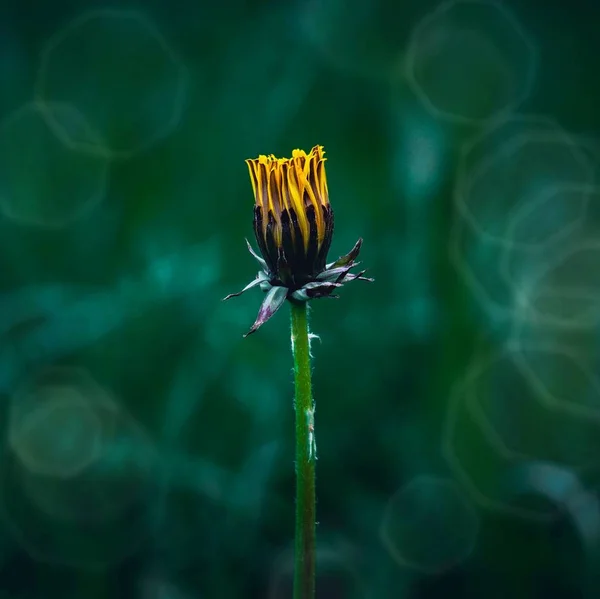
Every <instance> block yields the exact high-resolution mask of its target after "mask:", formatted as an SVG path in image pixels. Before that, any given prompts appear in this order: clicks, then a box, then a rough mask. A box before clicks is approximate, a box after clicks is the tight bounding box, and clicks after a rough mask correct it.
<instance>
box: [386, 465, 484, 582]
mask: <svg viewBox="0 0 600 599" xmlns="http://www.w3.org/2000/svg"><path fill="white" fill-rule="evenodd" d="M478 534H479V515H478V513H477V511H476V510H475V508H474V507H473V506H472V504H471V502H470V500H469V499H468V498H467V497H466V496H464V495H463V493H462V491H461V490H460V488H459V487H458V486H457V485H456V483H455V482H454V481H452V480H450V479H444V478H439V477H435V476H427V475H422V476H418V477H416V478H414V479H413V480H411V481H410V482H409V483H407V484H406V485H405V486H404V487H402V488H401V489H399V490H398V491H397V492H396V493H395V494H394V495H393V496H392V497H391V498H390V500H389V502H388V505H387V507H386V509H385V512H384V515H383V518H382V521H381V526H380V530H379V536H380V539H381V541H382V543H383V545H384V547H385V548H386V549H387V551H388V552H389V554H390V556H391V557H392V558H393V559H394V560H396V562H398V564H399V565H401V566H404V567H408V568H412V569H415V570H418V571H421V572H424V573H427V574H439V573H441V572H444V571H447V570H449V569H451V568H453V567H454V566H456V565H457V564H459V563H461V562H463V561H464V560H465V559H467V558H468V557H469V555H471V552H472V551H473V548H474V547H475V543H476V542H477V537H478Z"/></svg>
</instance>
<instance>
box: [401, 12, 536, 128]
mask: <svg viewBox="0 0 600 599" xmlns="http://www.w3.org/2000/svg"><path fill="white" fill-rule="evenodd" d="M535 69H536V52H535V47H534V46H533V44H532V42H531V41H530V39H529V36H528V34H527V33H526V32H525V31H524V30H523V28H522V26H521V25H520V23H519V22H518V21H517V20H516V18H515V17H514V16H513V15H512V14H511V13H510V12H509V11H508V10H507V9H506V8H505V7H504V6H503V5H502V4H500V3H496V2H491V1H487V0H485V1H480V0H452V1H451V2H445V3H443V4H441V5H440V6H438V7H437V8H436V9H435V10H434V11H432V12H431V13H429V14H428V15H426V16H425V17H424V18H423V19H422V20H421V21H420V22H419V23H418V25H417V26H416V27H415V29H414V31H413V34H412V36H411V40H410V43H409V47H408V51H407V55H406V75H407V77H408V81H409V83H410V85H411V87H412V89H413V90H414V92H415V93H416V94H417V96H418V97H419V98H420V99H421V101H422V102H423V104H424V106H425V107H426V108H427V109H428V110H429V111H430V112H431V113H432V114H434V115H435V116H436V117H439V118H443V119H445V120H450V121H457V122H465V123H477V122H482V121H486V120H489V119H492V118H494V117H497V116H499V115H500V114H502V113H505V112H507V111H509V110H512V109H514V108H515V107H517V106H518V105H519V104H520V103H521V102H523V101H524V100H525V99H526V98H527V96H528V95H529V93H530V91H531V87H532V84H533V79H534V76H535Z"/></svg>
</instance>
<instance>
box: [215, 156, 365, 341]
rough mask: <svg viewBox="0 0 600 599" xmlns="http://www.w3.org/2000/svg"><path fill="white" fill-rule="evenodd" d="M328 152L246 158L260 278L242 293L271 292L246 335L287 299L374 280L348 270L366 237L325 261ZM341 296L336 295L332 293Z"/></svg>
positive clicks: (329, 221)
mask: <svg viewBox="0 0 600 599" xmlns="http://www.w3.org/2000/svg"><path fill="white" fill-rule="evenodd" d="M324 155H325V152H324V151H323V147H322V146H315V147H314V148H313V149H312V150H311V151H310V152H309V153H308V154H306V153H305V152H304V151H303V150H294V151H293V152H292V157H291V158H275V156H273V155H270V156H264V155H261V156H259V157H258V158H254V159H251V160H246V163H247V165H248V170H249V172H250V179H251V181H252V188H253V190H254V198H255V206H254V235H255V236H256V241H257V243H258V247H259V250H260V254H261V255H262V257H261V256H259V255H258V254H257V253H256V252H255V251H254V250H253V249H252V246H251V245H250V243H248V242H247V243H248V249H249V250H250V253H251V254H252V255H253V256H254V258H256V260H257V261H258V262H259V264H260V266H261V270H260V271H259V273H258V275H257V277H256V279H254V281H252V282H251V283H250V284H249V285H247V286H246V287H245V288H244V289H243V290H242V291H240V292H239V293H232V294H231V295H228V296H227V297H226V298H225V299H229V298H231V297H235V296H237V295H241V294H242V293H244V291H246V290H248V289H250V288H252V287H255V286H257V285H259V286H260V288H261V289H262V290H263V291H265V292H266V293H267V296H266V297H265V299H264V301H263V303H262V305H261V308H260V311H259V313H258V318H257V319H256V322H255V323H254V325H253V326H252V328H251V329H250V330H249V331H248V333H247V334H246V335H249V334H250V333H253V332H254V331H256V330H257V329H258V328H259V327H260V326H261V325H263V324H264V323H265V322H266V321H267V320H268V319H269V318H271V316H273V314H275V312H276V311H277V310H278V309H279V308H280V307H281V306H282V304H283V303H284V301H285V300H286V299H289V300H290V301H296V302H303V301H308V300H310V299H313V298H319V297H327V296H332V294H333V292H334V291H335V290H336V289H337V288H339V287H341V286H342V285H343V283H344V282H346V281H351V280H354V279H360V280H363V281H372V279H369V278H367V277H364V276H363V275H364V271H362V272H360V273H356V274H354V273H351V272H350V270H351V269H352V268H353V267H354V266H356V265H357V264H358V263H357V262H355V260H356V258H357V257H358V254H359V252H360V247H361V244H362V239H359V240H358V241H357V242H356V244H355V245H354V247H353V248H352V250H350V252H348V254H346V255H345V256H342V257H341V258H339V259H338V260H336V261H335V262H332V263H330V264H327V263H326V261H327V253H328V251H329V247H330V245H331V239H332V236H333V210H332V208H331V205H330V204H329V193H328V190H327V179H326V176H325V160H326V159H325V156H324ZM333 297H337V296H333Z"/></svg>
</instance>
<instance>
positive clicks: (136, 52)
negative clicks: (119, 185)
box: [36, 9, 188, 158]
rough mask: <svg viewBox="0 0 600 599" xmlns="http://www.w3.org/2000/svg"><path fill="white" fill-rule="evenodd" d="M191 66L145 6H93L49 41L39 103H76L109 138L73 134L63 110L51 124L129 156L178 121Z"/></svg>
mask: <svg viewBox="0 0 600 599" xmlns="http://www.w3.org/2000/svg"><path fill="white" fill-rule="evenodd" d="M187 82H188V78H187V70H186V69H185V67H184V65H183V64H182V63H181V61H180V60H179V58H178V57H177V56H176V54H175V52H174V51H173V49H172V48H171V47H170V45H169V44H168V43H167V41H166V40H165V39H164V37H163V35H162V34H161V33H160V32H159V31H158V30H157V29H156V27H155V26H154V25H153V24H152V22H151V21H150V20H149V19H148V18H147V17H145V16H144V15H143V14H142V13H139V12H136V11H130V10H110V9H102V10H92V11H90V12H87V13H85V14H83V15H81V16H79V17H77V18H75V19H74V20H73V21H72V22H71V23H69V24H67V25H66V26H65V27H64V28H63V29H61V30H60V31H58V32H57V33H56V34H55V35H54V36H53V37H52V38H50V40H49V41H48V44H47V46H46V47H45V49H44V52H43V54H42V59H41V63H40V68H39V73H38V78H37V82H36V96H37V98H38V100H39V101H40V102H41V103H49V102H68V103H70V104H72V105H74V106H76V107H77V108H78V110H80V111H81V113H82V114H84V115H85V118H86V119H87V120H88V121H89V122H90V123H91V124H92V126H93V127H94V129H96V130H97V131H100V132H101V134H102V138H103V143H102V144H100V143H97V142H93V141H92V142H90V141H89V140H85V141H82V140H81V139H78V138H77V137H76V136H74V135H72V133H71V131H70V129H69V127H68V124H66V123H65V122H64V120H63V119H62V118H61V117H62V115H60V114H54V113H48V114H47V118H48V120H49V122H50V123H51V125H52V126H53V128H55V129H56V130H57V131H59V132H60V134H61V135H62V136H64V137H65V138H66V139H67V140H68V141H69V143H70V144H71V145H72V146H73V147H74V148H76V149H78V150H79V151H81V152H85V153H89V154H94V155H101V156H109V157H111V158H128V157H131V156H133V155H135V154H136V153H138V152H140V151H142V150H145V149H147V148H149V147H151V146H152V145H153V144H155V143H156V142H157V141H159V140H161V139H163V138H165V137H166V136H167V135H169V134H170V133H172V132H173V130H174V129H175V128H176V127H177V126H178V124H179V122H180V120H181V115H182V111H183V106H184V101H185V97H186V92H187V84H188V83H187Z"/></svg>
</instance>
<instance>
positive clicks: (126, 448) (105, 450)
mask: <svg viewBox="0 0 600 599" xmlns="http://www.w3.org/2000/svg"><path fill="white" fill-rule="evenodd" d="M86 437H89V438H86ZM78 453H79V455H77V454H78ZM0 457H1V460H2V463H1V464H0V489H1V493H0V497H1V503H0V507H1V511H2V517H3V519H4V521H5V523H6V525H7V526H8V529H9V530H10V532H11V533H12V534H13V536H14V537H15V539H16V540H17V542H18V543H19V544H20V545H21V547H22V548H23V549H24V550H25V551H27V553H28V554H30V555H31V556H32V557H33V558H34V559H36V560H38V561H42V562H49V563H56V564H61V565H69V566H75V567H83V568H85V567H100V566H102V567H104V566H107V565H109V564H114V563H117V562H120V561H121V560H123V559H125V558H126V557H128V556H129V555H131V553H132V552H134V551H136V550H137V549H138V548H139V546H140V544H141V543H142V542H143V540H144V539H145V538H147V537H148V535H149V534H150V532H151V531H152V526H153V524H154V522H155V519H156V517H158V515H159V513H160V511H161V509H162V498H163V495H164V492H163V483H164V480H165V479H164V476H163V473H164V470H163V466H162V461H161V459H160V457H159V454H158V452H157V450H156V447H155V446H154V444H153V442H152V441H151V439H150V438H149V437H148V435H147V434H146V433H145V431H144V430H143V428H142V427H141V425H140V424H139V423H138V422H136V421H135V419H133V418H132V416H131V415H130V414H128V413H127V412H126V411H125V410H124V409H123V408H122V407H121V406H120V405H119V404H118V403H117V402H116V401H115V400H114V399H113V398H112V397H111V396H110V394H109V393H108V392H107V391H106V390H105V389H104V388H103V387H102V386H100V385H99V384H98V383H97V382H96V381H95V380H94V379H93V378H92V377H91V376H90V375H89V373H87V372H86V371H84V370H81V369H75V368H51V369H48V370H44V371H41V372H40V373H38V375H36V376H35V377H33V378H32V380H30V381H29V382H28V383H26V384H25V385H24V386H23V387H22V388H21V389H20V390H19V391H18V392H17V393H16V394H15V395H14V396H13V397H12V399H11V405H10V409H9V431H8V445H7V447H5V448H4V451H3V453H2V454H1V456H0Z"/></svg>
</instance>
